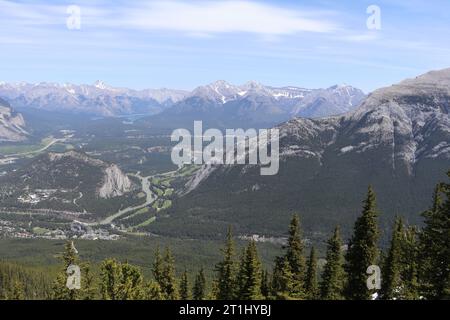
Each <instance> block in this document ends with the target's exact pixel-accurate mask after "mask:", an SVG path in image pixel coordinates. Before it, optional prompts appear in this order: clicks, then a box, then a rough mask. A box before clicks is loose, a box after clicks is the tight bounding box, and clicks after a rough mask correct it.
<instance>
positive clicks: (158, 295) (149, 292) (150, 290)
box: [144, 280, 164, 300]
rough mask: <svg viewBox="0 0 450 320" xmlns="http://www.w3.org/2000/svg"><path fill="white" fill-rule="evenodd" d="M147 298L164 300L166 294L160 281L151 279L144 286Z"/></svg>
mask: <svg viewBox="0 0 450 320" xmlns="http://www.w3.org/2000/svg"><path fill="white" fill-rule="evenodd" d="M144 295H145V299H147V300H164V295H163V293H162V291H161V287H160V286H159V284H158V282H156V281H154V280H151V281H149V282H148V283H147V285H146V286H145V288H144Z"/></svg>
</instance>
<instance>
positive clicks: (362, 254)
mask: <svg viewBox="0 0 450 320" xmlns="http://www.w3.org/2000/svg"><path fill="white" fill-rule="evenodd" d="M448 176H449V177H450V172H449V173H448ZM378 216H379V213H378V211H377V206H376V196H375V193H374V191H373V189H372V188H371V187H369V189H368V192H367V196H366V198H365V200H364V201H363V208H362V213H361V215H360V216H359V217H358V218H357V219H356V221H355V224H354V228H353V234H352V236H351V237H350V239H349V240H348V241H347V242H346V243H344V240H343V239H342V236H341V233H340V228H339V227H338V226H337V227H336V228H335V229H334V231H333V233H332V235H331V237H330V238H329V239H328V241H327V243H326V254H325V257H324V258H325V259H324V260H323V265H322V266H321V267H319V262H320V261H319V259H318V255H317V251H316V249H315V248H314V247H311V249H310V251H309V252H306V248H305V245H304V241H303V236H302V228H301V223H300V218H299V216H298V215H294V216H293V218H292V220H291V222H290V225H289V230H288V233H289V236H288V239H287V243H286V245H285V246H283V252H282V254H281V255H279V256H278V257H276V258H275V261H274V267H273V269H272V270H266V269H264V268H263V265H262V263H261V260H260V258H259V254H258V250H257V246H256V242H255V241H250V242H249V243H248V244H247V246H246V247H245V248H244V249H243V250H242V252H240V253H238V252H237V249H236V246H235V241H234V238H233V235H232V231H231V229H229V230H228V233H227V238H226V242H225V244H224V247H223V248H222V249H221V254H222V259H221V261H220V262H219V263H217V264H216V265H215V267H214V277H213V279H210V281H208V280H207V278H206V275H205V271H204V269H203V268H201V269H200V270H198V272H197V273H196V274H195V275H194V277H193V279H194V280H193V281H192V283H191V282H190V281H189V279H190V275H189V274H188V272H187V271H186V270H184V271H183V272H182V273H181V277H180V278H178V277H177V273H176V270H175V259H174V256H173V255H172V253H171V250H170V249H169V248H166V249H165V250H164V251H160V250H159V249H158V250H156V253H155V257H154V261H153V264H152V275H153V277H152V279H150V280H147V279H145V278H144V276H143V274H142V272H141V270H140V268H139V267H137V266H134V265H131V264H129V263H128V262H120V261H117V260H115V259H106V260H105V261H103V262H102V263H101V266H100V273H99V276H98V277H95V276H94V275H93V273H92V270H91V267H90V265H89V263H87V262H83V261H80V258H79V257H78V255H77V252H76V249H75V248H74V246H73V244H72V243H71V242H67V243H66V245H65V250H64V253H63V254H62V257H61V258H62V267H61V271H60V272H59V274H58V276H57V277H56V279H55V280H54V281H53V284H52V286H51V288H49V290H48V294H47V295H46V296H45V297H47V298H49V299H57V300H72V299H77V300H91V299H105V300H191V299H192V300H261V299H270V300H272V299H277V300H297V299H301V300H305V299H307V300H319V299H322V300H346V299H348V300H367V299H386V300H397V299H398V300H416V299H450V184H448V183H439V184H438V185H437V186H436V188H435V191H434V194H433V202H432V206H431V207H430V208H429V209H428V210H426V211H425V212H424V213H422V216H423V218H424V223H423V227H421V228H419V227H417V226H409V225H407V224H405V222H404V221H403V220H402V219H401V218H400V217H397V218H396V219H395V222H394V226H393V228H392V235H391V240H390V245H389V247H388V248H387V249H386V250H384V251H383V250H381V249H380V248H379V246H378V240H379V237H380V230H379V227H378V222H377V220H378ZM71 265H76V266H79V269H80V273H81V278H80V279H81V283H80V289H72V290H71V289H69V288H68V286H67V277H68V275H67V269H68V267H69V266H71ZM377 273H379V274H377ZM4 278H5V275H3V276H2V272H1V268H0V280H1V279H4ZM0 284H1V281H0ZM23 290H24V285H23V284H21V283H20V279H18V280H15V281H14V282H13V283H10V284H9V291H8V290H3V291H5V293H4V295H3V297H0V298H10V299H22V298H24V297H25V296H26V295H25V294H24V291H23ZM7 291H8V292H9V293H8V292H7ZM0 292H2V291H0Z"/></svg>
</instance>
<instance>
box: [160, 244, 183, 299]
mask: <svg viewBox="0 0 450 320" xmlns="http://www.w3.org/2000/svg"><path fill="white" fill-rule="evenodd" d="M161 282H162V284H161V290H162V292H163V294H164V297H165V299H167V300H177V299H178V298H179V296H178V288H177V281H176V278H175V260H174V258H173V255H172V253H171V252H170V249H169V248H167V249H166V253H165V255H164V263H163V268H162V279H161Z"/></svg>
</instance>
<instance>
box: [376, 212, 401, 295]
mask: <svg viewBox="0 0 450 320" xmlns="http://www.w3.org/2000/svg"><path fill="white" fill-rule="evenodd" d="M404 232H405V231H404V226H403V221H402V219H401V218H397V219H396V220H395V225H394V229H393V231H392V239H391V246H390V248H389V252H388V255H387V257H386V259H385V262H384V267H383V277H382V285H381V297H382V298H383V299H387V300H392V299H398V298H399V297H400V290H401V289H400V288H401V286H402V285H403V283H402V279H401V275H402V265H401V264H402V239H403V237H404Z"/></svg>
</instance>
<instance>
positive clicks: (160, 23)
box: [0, 0, 337, 37]
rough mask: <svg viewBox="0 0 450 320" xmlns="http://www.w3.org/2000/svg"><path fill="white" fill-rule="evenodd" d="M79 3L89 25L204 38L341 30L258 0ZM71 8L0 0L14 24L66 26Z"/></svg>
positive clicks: (319, 15) (3, 14)
mask: <svg viewBox="0 0 450 320" xmlns="http://www.w3.org/2000/svg"><path fill="white" fill-rule="evenodd" d="M127 2H128V1H127ZM79 6H80V8H81V13H82V23H83V25H86V26H90V27H99V28H112V29H122V30H123V29H137V30H143V31H157V30H159V31H173V32H180V33H183V34H185V35H196V36H203V37H204V36H208V35H211V34H218V33H232V32H244V33H255V34H261V35H287V34H295V33H299V32H332V31H334V30H336V28H337V26H336V25H335V23H334V22H332V21H329V19H328V18H329V17H328V16H329V12H320V11H319V12H317V11H311V10H301V9H298V8H297V9H295V10H294V9H287V8H283V7H280V6H277V5H269V4H264V3H258V2H254V1H241V0H230V1H206V0H199V1H189V2H188V1H167V0H166V1H161V0H157V1H150V2H137V3H116V4H114V3H112V4H111V5H109V6H95V5H94V4H88V3H86V2H82V3H81V4H79ZM66 8H67V6H64V5H61V4H58V5H53V4H51V5H49V4H44V3H39V2H35V3H33V4H26V3H21V2H13V1H5V0H0V18H1V19H2V20H3V21H4V22H5V21H7V22H8V24H10V25H15V24H16V25H21V26H23V25H42V26H45V25H52V24H62V23H63V22H64V21H65V19H66V18H67V13H66ZM325 16H327V18H325Z"/></svg>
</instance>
